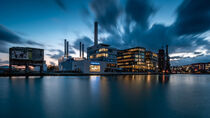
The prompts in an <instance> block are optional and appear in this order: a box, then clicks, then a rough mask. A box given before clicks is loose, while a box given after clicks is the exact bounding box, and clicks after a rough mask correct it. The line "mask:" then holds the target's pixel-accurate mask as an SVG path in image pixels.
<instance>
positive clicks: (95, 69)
mask: <svg viewBox="0 0 210 118" xmlns="http://www.w3.org/2000/svg"><path fill="white" fill-rule="evenodd" d="M100 71H101V69H100V65H90V72H100Z"/></svg>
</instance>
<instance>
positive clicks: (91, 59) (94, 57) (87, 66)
mask: <svg viewBox="0 0 210 118" xmlns="http://www.w3.org/2000/svg"><path fill="white" fill-rule="evenodd" d="M79 46H80V57H79V58H72V57H70V56H68V51H64V52H65V54H64V57H61V58H60V59H59V60H58V63H59V70H61V71H74V72H82V73H103V72H113V71H115V70H116V68H117V57H116V55H117V50H116V49H115V48H112V47H110V46H109V45H106V44H98V23H97V22H95V24H94V45H93V46H91V47H88V48H87V59H86V58H85V57H84V44H82V42H80V44H79ZM64 50H69V49H68V42H66V40H65V41H64Z"/></svg>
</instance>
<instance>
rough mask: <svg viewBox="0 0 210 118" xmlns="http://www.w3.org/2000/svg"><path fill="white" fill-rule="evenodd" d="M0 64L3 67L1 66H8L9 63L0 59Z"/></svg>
mask: <svg viewBox="0 0 210 118" xmlns="http://www.w3.org/2000/svg"><path fill="white" fill-rule="evenodd" d="M0 64H1V65H3V64H9V61H8V60H4V61H3V60H2V59H0Z"/></svg>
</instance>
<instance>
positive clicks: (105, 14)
mask: <svg viewBox="0 0 210 118" xmlns="http://www.w3.org/2000/svg"><path fill="white" fill-rule="evenodd" d="M90 7H91V9H92V11H93V12H94V14H95V20H97V21H98V22H99V25H100V26H101V28H102V30H105V31H107V32H112V33H113V32H115V30H116V24H117V18H118V17H119V15H120V13H121V7H120V4H119V0H92V1H91V3H90Z"/></svg>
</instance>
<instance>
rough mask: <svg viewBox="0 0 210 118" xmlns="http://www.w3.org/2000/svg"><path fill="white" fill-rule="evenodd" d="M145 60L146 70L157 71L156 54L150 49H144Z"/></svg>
mask: <svg viewBox="0 0 210 118" xmlns="http://www.w3.org/2000/svg"><path fill="white" fill-rule="evenodd" d="M145 62H146V67H147V70H149V71H155V72H156V71H157V67H158V55H157V54H156V53H154V52H151V51H146V54H145Z"/></svg>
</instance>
